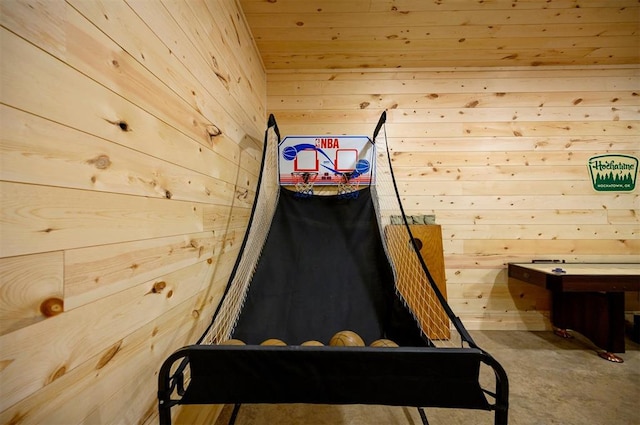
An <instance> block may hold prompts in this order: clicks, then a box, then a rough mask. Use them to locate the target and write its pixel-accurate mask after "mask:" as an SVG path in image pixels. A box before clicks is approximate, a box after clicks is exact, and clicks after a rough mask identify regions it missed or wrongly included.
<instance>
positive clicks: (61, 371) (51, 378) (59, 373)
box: [48, 365, 67, 384]
mask: <svg viewBox="0 0 640 425" xmlns="http://www.w3.org/2000/svg"><path fill="white" fill-rule="evenodd" d="M65 373H67V366H65V365H62V366H60V367H59V368H58V369H56V371H55V372H53V373H52V374H51V376H49V380H48V383H49V384H50V383H52V382H53V381H55V380H56V379H58V378H60V377H61V376H62V375H64V374H65Z"/></svg>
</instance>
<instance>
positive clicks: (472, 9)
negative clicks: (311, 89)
mask: <svg viewBox="0 0 640 425" xmlns="http://www.w3.org/2000/svg"><path fill="white" fill-rule="evenodd" d="M240 4H241V6H242V9H243V11H244V13H245V16H246V19H247V22H248V24H249V27H250V29H251V32H252V33H253V36H254V38H255V40H256V44H257V46H258V49H259V50H260V53H261V55H262V59H263V62H264V65H265V67H266V69H267V70H274V69H337V68H431V67H447V68H450V67H505V66H542V65H560V66H574V65H620V64H638V63H640V0H240Z"/></svg>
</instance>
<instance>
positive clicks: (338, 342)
mask: <svg viewBox="0 0 640 425" xmlns="http://www.w3.org/2000/svg"><path fill="white" fill-rule="evenodd" d="M329 345H331V346H333V347H364V341H363V340H362V338H360V335H358V334H357V333H355V332H353V331H340V332H337V333H336V334H335V335H334V336H332V337H331V341H329Z"/></svg>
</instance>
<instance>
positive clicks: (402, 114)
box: [267, 66, 640, 329]
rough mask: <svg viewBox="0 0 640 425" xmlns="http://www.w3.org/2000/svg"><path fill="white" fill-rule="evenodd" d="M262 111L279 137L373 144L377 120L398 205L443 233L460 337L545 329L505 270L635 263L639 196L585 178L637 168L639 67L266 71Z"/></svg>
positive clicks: (536, 295) (539, 294)
mask: <svg viewBox="0 0 640 425" xmlns="http://www.w3.org/2000/svg"><path fill="white" fill-rule="evenodd" d="M267 106H268V109H269V111H270V112H272V113H274V114H275V116H276V118H277V120H278V124H279V126H280V130H281V132H282V133H283V134H284V135H286V134H367V135H371V132H372V131H373V129H374V127H375V124H376V122H377V120H378V118H379V116H380V113H381V112H382V111H383V110H386V111H387V128H386V134H387V137H388V140H389V144H390V149H391V155H392V162H393V165H394V170H395V175H396V178H397V180H398V187H399V190H400V192H401V196H402V201H403V204H404V206H405V208H406V210H407V213H408V214H435V216H436V222H437V223H438V224H441V225H442V233H443V239H444V240H443V246H444V253H445V266H446V269H447V270H446V274H447V282H448V287H447V290H448V294H449V301H450V304H451V306H452V308H453V310H454V312H456V313H457V314H459V315H460V317H461V318H462V319H463V321H464V322H465V324H466V325H467V326H468V327H469V328H472V329H545V328H548V327H549V320H548V317H549V294H548V293H547V292H546V291H544V290H540V289H539V288H536V287H532V285H524V284H519V283H514V282H511V283H510V282H508V279H507V275H506V264H507V263H508V262H512V261H525V262H526V261H530V260H532V259H564V260H566V261H576V262H580V261H584V262H589V261H591V262H615V261H620V262H637V261H638V258H639V257H638V256H639V255H640V232H639V229H640V217H639V216H638V210H640V198H639V195H638V194H639V189H638V188H636V190H635V191H634V192H631V193H629V192H626V193H621V192H608V193H607V192H595V191H594V190H593V187H592V184H591V181H590V177H589V171H588V168H587V162H588V159H589V158H590V157H591V156H594V155H597V154H606V153H620V154H626V155H631V156H635V157H640V68H638V67H637V66H619V67H611V66H609V67H557V68H554V67H542V68H532V67H527V68H496V69H489V68H487V69H482V68H472V69H462V68H460V69H413V70H397V69H372V70H353V71H343V70H332V71H328V70H326V71H325V70H298V71H283V70H271V71H269V72H268V104H267ZM627 308H628V309H629V310H640V299H639V298H638V294H629V295H628V296H627Z"/></svg>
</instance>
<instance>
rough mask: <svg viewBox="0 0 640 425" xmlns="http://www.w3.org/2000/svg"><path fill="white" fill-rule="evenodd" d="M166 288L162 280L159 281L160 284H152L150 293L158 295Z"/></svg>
mask: <svg viewBox="0 0 640 425" xmlns="http://www.w3.org/2000/svg"><path fill="white" fill-rule="evenodd" d="M166 287H167V282H165V281H164V280H161V281H160V282H156V283H154V284H153V288H152V289H151V292H153V293H154V294H159V293H160V292H162V290H163V289H164V288H166Z"/></svg>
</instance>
